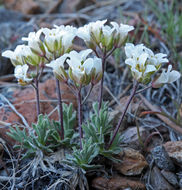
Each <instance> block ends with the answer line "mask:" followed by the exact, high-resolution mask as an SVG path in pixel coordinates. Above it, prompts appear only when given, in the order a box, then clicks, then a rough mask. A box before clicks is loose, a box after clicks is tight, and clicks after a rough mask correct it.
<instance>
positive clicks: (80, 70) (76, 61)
mask: <svg viewBox="0 0 182 190" xmlns="http://www.w3.org/2000/svg"><path fill="white" fill-rule="evenodd" d="M90 53H92V50H91V49H87V50H83V51H80V52H79V53H78V52H76V51H71V52H70V53H69V54H68V57H69V59H67V63H68V65H69V77H70V78H71V80H73V81H74V83H75V84H77V85H79V86H81V85H88V84H89V83H90V82H92V83H93V84H96V83H97V82H98V81H99V80H100V79H101V76H102V61H101V59H99V58H96V57H94V58H87V57H88V55H89V54H90Z"/></svg>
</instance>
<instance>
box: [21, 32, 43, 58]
mask: <svg viewBox="0 0 182 190" xmlns="http://www.w3.org/2000/svg"><path fill="white" fill-rule="evenodd" d="M41 33H42V29H40V30H38V31H37V32H30V33H29V34H28V37H23V38H22V40H23V41H27V42H28V46H29V47H30V48H32V49H33V50H34V51H36V52H37V53H38V54H40V55H41V54H43V53H45V49H44V46H43V45H42V41H41V40H40V35H41Z"/></svg>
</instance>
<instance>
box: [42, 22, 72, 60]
mask: <svg viewBox="0 0 182 190" xmlns="http://www.w3.org/2000/svg"><path fill="white" fill-rule="evenodd" d="M55 27H56V28H53V29H48V28H44V29H42V32H43V34H44V35H45V38H44V43H45V45H46V47H47V49H48V51H49V52H50V53H52V54H54V57H56V58H57V57H59V56H60V55H63V54H64V53H67V52H69V50H70V48H71V47H72V45H73V44H72V42H73V39H74V38H75V36H76V28H74V27H71V26H66V27H65V26H63V25H62V26H55Z"/></svg>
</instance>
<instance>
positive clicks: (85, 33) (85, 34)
mask: <svg viewBox="0 0 182 190" xmlns="http://www.w3.org/2000/svg"><path fill="white" fill-rule="evenodd" d="M106 22H107V20H103V21H96V22H91V23H89V24H87V25H85V26H83V27H80V28H79V29H78V36H79V37H80V38H82V39H83V40H84V41H85V43H86V44H87V46H88V47H90V48H92V49H95V48H96V46H99V47H100V48H105V49H106V50H107V51H109V50H111V49H112V48H113V47H121V45H122V44H124V42H125V41H126V38H127V35H128V32H130V31H132V30H133V29H134V27H133V26H129V25H125V24H120V25H118V24H117V23H116V22H111V25H112V27H111V26H109V25H104V24H105V23H106Z"/></svg>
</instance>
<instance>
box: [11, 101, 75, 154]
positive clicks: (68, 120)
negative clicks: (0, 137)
mask: <svg viewBox="0 0 182 190" xmlns="http://www.w3.org/2000/svg"><path fill="white" fill-rule="evenodd" d="M63 113H64V114H63V115H64V127H65V133H64V137H65V138H64V140H62V139H61V138H60V134H59V132H60V123H59V122H56V121H50V119H49V118H48V116H46V115H42V114H41V115H39V118H38V122H37V124H32V129H30V130H29V131H27V130H26V129H25V128H24V129H23V130H21V129H20V128H19V126H16V127H15V128H13V127H11V128H10V132H8V133H7V134H8V135H9V136H10V137H12V138H13V139H14V140H16V141H17V142H19V144H18V145H15V148H23V149H25V150H26V153H25V155H24V157H28V156H33V155H35V154H36V152H37V151H42V152H43V153H45V154H47V153H51V152H53V151H54V150H55V148H57V147H59V146H63V145H64V146H66V147H71V146H73V145H74V125H75V120H76V114H75V111H73V105H72V104H70V105H66V104H64V106H63Z"/></svg>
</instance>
